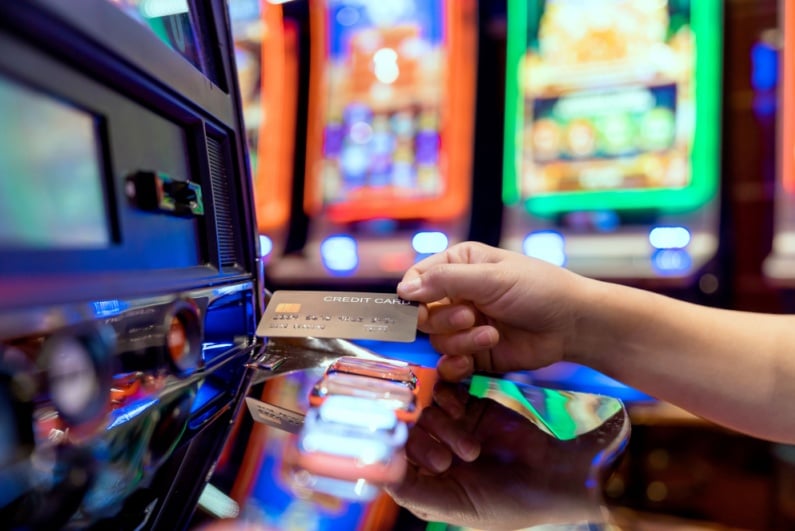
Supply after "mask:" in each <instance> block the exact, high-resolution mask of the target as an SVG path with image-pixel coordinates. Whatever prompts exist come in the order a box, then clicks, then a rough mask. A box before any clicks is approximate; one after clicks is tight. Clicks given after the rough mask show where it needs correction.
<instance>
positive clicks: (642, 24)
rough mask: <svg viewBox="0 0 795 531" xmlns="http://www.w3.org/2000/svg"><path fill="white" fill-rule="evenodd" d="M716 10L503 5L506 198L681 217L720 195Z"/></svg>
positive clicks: (696, 5) (574, 3)
mask: <svg viewBox="0 0 795 531" xmlns="http://www.w3.org/2000/svg"><path fill="white" fill-rule="evenodd" d="M720 6H721V3H720V2H719V1H718V0H704V1H699V2H694V1H691V0H668V1H666V0H659V1H654V2H650V1H648V0H600V1H593V0H546V1H544V0H531V1H529V2H526V1H523V0H511V1H509V37H508V80H507V95H506V150H505V179H504V189H503V196H504V199H505V202H506V203H507V204H518V203H523V204H524V205H525V207H526V209H527V210H528V212H530V213H531V214H534V215H539V216H549V215H554V214H556V213H560V212H570V211H575V210H595V209H659V210H662V211H685V210H690V209H694V208H698V207H700V206H701V205H703V204H704V203H705V202H707V201H708V200H709V199H710V198H711V197H712V196H713V195H714V193H715V191H716V188H717V179H718V178H717V160H718V159H719V153H718V133H719V124H720V109H719V101H718V98H719V90H720V88H719V76H720V66H719V65H720V39H721V36H720V26H721V22H720V21H721V7H720Z"/></svg>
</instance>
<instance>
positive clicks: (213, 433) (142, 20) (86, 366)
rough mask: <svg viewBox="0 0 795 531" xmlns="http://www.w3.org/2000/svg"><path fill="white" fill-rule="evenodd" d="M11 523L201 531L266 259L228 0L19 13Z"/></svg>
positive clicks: (12, 139) (51, 2) (4, 36)
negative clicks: (194, 527)
mask: <svg viewBox="0 0 795 531" xmlns="http://www.w3.org/2000/svg"><path fill="white" fill-rule="evenodd" d="M0 50H2V53H0V109H2V114H3V123H2V125H0V136H1V137H2V142H1V143H0V172H1V173H2V175H3V177H2V179H0V254H1V255H2V260H0V294H2V297H0V410H2V412H1V413H0V418H2V421H0V423H2V431H1V432H0V518H2V521H3V527H4V528H8V529H45V528H46V529H59V528H70V529H77V528H80V529H182V528H184V527H186V526H187V523H188V521H189V519H190V517H191V514H192V513H193V511H194V508H195V506H196V501H197V500H198V498H199V496H200V494H201V492H202V489H203V488H204V486H205V484H206V482H207V478H208V476H209V474H210V472H211V471H212V469H213V467H214V465H215V462H216V459H217V458H218V455H219V454H220V452H221V449H222V445H223V444H224V441H225V440H226V438H227V435H228V432H229V428H230V425H231V421H232V419H233V417H234V416H235V414H236V413H237V411H238V407H239V405H240V403H241V400H242V397H243V395H244V394H245V392H246V389H247V387H248V379H249V376H248V375H247V372H246V371H245V363H246V362H247V361H248V360H250V359H251V357H252V355H253V349H254V348H255V345H256V343H255V336H254V332H255V327H256V323H257V319H258V316H259V314H260V313H261V308H262V300H261V299H262V296H261V295H260V294H261V292H262V285H261V267H260V263H259V258H258V253H257V250H256V246H255V243H256V237H255V236H256V232H255V227H256V224H255V216H254V206H253V203H252V200H251V194H252V190H251V180H250V177H249V173H248V170H247V167H248V166H247V161H246V158H245V157H246V148H245V137H244V129H243V125H242V113H241V108H240V103H239V98H238V85H237V76H236V71H235V64H234V62H233V60H232V58H233V53H232V52H233V42H232V39H231V34H230V29H229V18H228V14H227V12H226V6H225V3H224V2H221V1H214V0H213V1H195V2H194V1H190V2H187V1H182V2H164V1H152V0H140V1H139V0H113V1H111V0H74V1H71V2H60V1H57V0H35V1H31V2H4V3H2V4H1V5H0Z"/></svg>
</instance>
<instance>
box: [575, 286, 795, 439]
mask: <svg viewBox="0 0 795 531" xmlns="http://www.w3.org/2000/svg"><path fill="white" fill-rule="evenodd" d="M585 297H586V298H588V299H589V300H588V304H585V305H583V307H584V308H586V309H585V310H584V313H583V314H582V315H581V316H580V318H579V321H578V325H577V332H576V341H575V343H574V347H573V348H572V352H571V356H570V359H571V361H576V362H579V363H583V364H585V365H588V366H591V367H593V368H594V369H597V370H599V371H601V372H603V373H605V374H607V375H609V376H612V377H614V378H616V379H617V380H619V381H622V382H624V383H626V384H628V385H630V386H633V387H635V388H637V389H640V390H642V391H644V392H646V393H648V394H650V395H652V396H655V397H657V398H660V399H662V400H666V401H669V402H671V403H673V404H675V405H678V406H680V407H683V408H684V409H687V410H688V411H690V412H692V413H694V414H696V415H699V416H702V417H704V418H707V419H710V420H712V421H714V422H717V423H719V424H722V425H724V426H727V427H730V428H734V429H736V430H739V431H743V432H746V433H750V434H753V435H756V436H759V437H764V438H768V439H772V440H778V441H784V442H795V320H793V318H792V317H789V316H776V315H764V314H753V313H746V312H736V311H729V310H719V309H714V308H707V307H702V306H697V305H693V304H689V303H685V302H681V301H677V300H674V299H670V298H667V297H663V296H661V295H658V294H654V293H651V292H646V291H642V290H637V289H633V288H627V287H624V286H619V285H614V284H607V283H601V282H594V283H592V284H590V285H589V288H588V291H587V294H586V295H585Z"/></svg>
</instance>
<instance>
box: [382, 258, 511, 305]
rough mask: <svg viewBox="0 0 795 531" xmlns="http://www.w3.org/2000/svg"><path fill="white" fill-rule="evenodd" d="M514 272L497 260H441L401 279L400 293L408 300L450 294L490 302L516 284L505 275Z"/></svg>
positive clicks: (469, 299)
mask: <svg viewBox="0 0 795 531" xmlns="http://www.w3.org/2000/svg"><path fill="white" fill-rule="evenodd" d="M512 273H513V272H512V271H510V270H506V269H504V268H500V267H499V266H497V265H496V264H476V265H472V264H440V265H438V266H435V267H432V268H430V269H428V270H427V271H425V272H422V273H420V274H416V275H412V277H413V278H410V279H407V280H403V281H402V282H400V284H398V286H397V293H398V295H400V296H401V297H402V298H404V299H406V300H413V301H419V302H433V301H438V300H440V299H443V298H445V297H447V298H449V299H450V300H452V301H458V300H467V301H471V302H473V303H474V304H476V305H478V304H489V303H491V302H493V301H495V300H497V299H498V298H499V297H500V296H501V295H502V294H503V293H504V291H505V290H506V289H508V288H510V287H511V286H512V284H514V281H512V280H509V279H508V278H506V275H507V274H512ZM407 276H408V273H407Z"/></svg>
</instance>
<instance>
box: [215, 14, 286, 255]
mask: <svg viewBox="0 0 795 531" xmlns="http://www.w3.org/2000/svg"><path fill="white" fill-rule="evenodd" d="M229 9H230V17H231V20H232V33H233V36H234V39H235V57H236V63H237V72H238V79H239V83H240V92H241V99H242V103H243V119H244V120H243V121H244V123H245V126H246V138H247V142H248V150H249V161H250V164H251V170H252V176H253V179H254V200H255V205H256V212H257V228H258V230H259V243H260V253H261V255H262V257H263V260H270V259H272V258H273V257H274V256H279V255H280V254H281V253H282V251H283V249H284V246H285V241H286V238H287V227H288V224H289V220H290V202H291V199H292V186H293V156H294V152H295V126H296V113H297V105H298V89H297V85H298V29H297V27H296V24H295V23H294V21H291V20H288V19H286V18H285V17H284V12H283V6H282V5H281V4H276V3H271V2H260V1H259V0H232V1H231V2H229ZM266 72H267V74H265V73H266Z"/></svg>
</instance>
